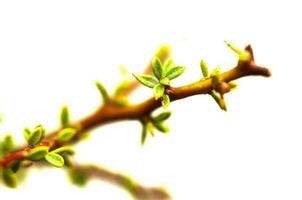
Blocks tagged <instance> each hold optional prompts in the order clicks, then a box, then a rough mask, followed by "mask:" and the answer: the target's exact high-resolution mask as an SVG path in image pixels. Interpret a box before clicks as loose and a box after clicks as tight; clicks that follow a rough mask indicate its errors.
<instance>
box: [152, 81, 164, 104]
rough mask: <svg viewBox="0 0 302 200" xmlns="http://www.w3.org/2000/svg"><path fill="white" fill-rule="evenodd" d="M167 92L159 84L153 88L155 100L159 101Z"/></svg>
mask: <svg viewBox="0 0 302 200" xmlns="http://www.w3.org/2000/svg"><path fill="white" fill-rule="evenodd" d="M164 92H165V86H163V85H161V84H158V85H156V86H155V87H154V88H153V94H154V97H155V100H157V99H159V98H160V97H162V96H163V94H164Z"/></svg>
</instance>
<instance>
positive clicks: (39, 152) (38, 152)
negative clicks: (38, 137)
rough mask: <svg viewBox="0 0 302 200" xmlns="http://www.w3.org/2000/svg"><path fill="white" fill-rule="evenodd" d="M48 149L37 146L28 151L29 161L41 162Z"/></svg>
mask: <svg viewBox="0 0 302 200" xmlns="http://www.w3.org/2000/svg"><path fill="white" fill-rule="evenodd" d="M48 149H49V147H47V146H39V147H36V148H33V149H31V150H30V152H29V153H28V155H27V158H28V159H29V160H41V159H42V158H44V156H45V155H46V154H47V153H48Z"/></svg>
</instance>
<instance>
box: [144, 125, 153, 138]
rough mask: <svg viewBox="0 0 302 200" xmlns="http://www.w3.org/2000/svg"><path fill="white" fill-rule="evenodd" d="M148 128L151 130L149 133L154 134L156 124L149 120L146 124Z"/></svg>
mask: <svg viewBox="0 0 302 200" xmlns="http://www.w3.org/2000/svg"><path fill="white" fill-rule="evenodd" d="M146 127H147V130H148V131H149V133H150V134H151V135H152V136H154V125H153V123H151V122H147V124H146Z"/></svg>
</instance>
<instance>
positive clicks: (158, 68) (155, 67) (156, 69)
mask: <svg viewBox="0 0 302 200" xmlns="http://www.w3.org/2000/svg"><path fill="white" fill-rule="evenodd" d="M151 65H152V71H153V74H154V75H155V77H156V78H157V79H158V80H159V79H160V78H161V77H162V64H161V61H160V60H159V59H158V58H157V57H154V58H153V59H152V62H151Z"/></svg>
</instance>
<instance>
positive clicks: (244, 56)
mask: <svg viewBox="0 0 302 200" xmlns="http://www.w3.org/2000/svg"><path fill="white" fill-rule="evenodd" d="M224 42H225V43H226V45H227V46H228V47H229V48H230V49H231V50H232V51H234V52H235V53H236V54H237V55H238V57H239V60H240V61H248V60H250V59H251V56H250V54H249V53H248V52H246V51H244V50H241V49H239V48H237V47H235V46H234V45H233V44H231V43H229V42H227V41H224Z"/></svg>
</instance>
